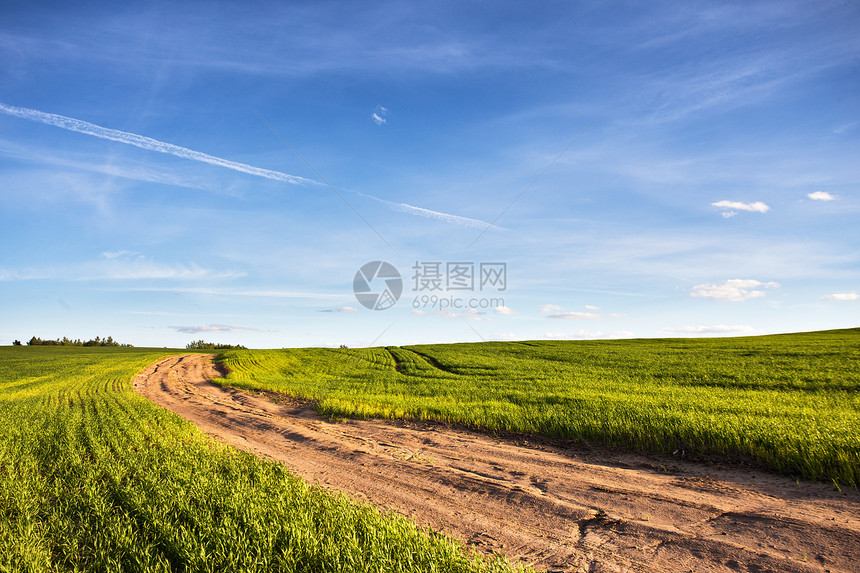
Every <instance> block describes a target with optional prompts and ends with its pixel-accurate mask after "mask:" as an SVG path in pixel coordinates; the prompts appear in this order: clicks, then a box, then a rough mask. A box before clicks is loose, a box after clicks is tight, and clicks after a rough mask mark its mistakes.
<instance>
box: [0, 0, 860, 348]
mask: <svg viewBox="0 0 860 573" xmlns="http://www.w3.org/2000/svg"><path fill="white" fill-rule="evenodd" d="M858 29H860V7H858V6H857V5H856V4H854V3H850V2H815V3H810V2H789V1H777V2H751V3H750V2H738V3H721V4H718V3H710V2H702V3H699V2H684V3H674V2H673V3H668V2H665V3H661V2H647V3H642V2H547V3H540V4H524V3H515V2H510V3H509V2H492V3H487V2H435V1H434V2H388V3H386V2H379V3H373V4H369V3H352V2H307V3H281V2H271V3H268V2H258V3H238V2H237V3H212V2H200V3H195V2H181V3H167V2H164V3H135V2H129V3H121V4H118V5H110V4H108V3H102V2H94V3H85V2H82V3H74V4H72V5H69V4H67V3H48V2H29V3H16V4H11V3H3V4H2V6H0V62H2V64H0V241H2V244H3V247H4V248H3V249H2V256H0V316H2V319H0V344H10V343H11V342H12V341H13V340H14V339H21V340H26V339H28V338H29V337H30V336H33V335H36V336H41V337H58V336H64V335H67V336H71V337H81V338H90V337H93V336H96V335H100V336H105V335H112V336H113V337H114V338H116V339H118V340H121V341H124V342H129V343H132V344H134V345H137V346H145V345H151V346H184V345H185V344H186V343H187V342H189V341H191V340H196V339H199V338H203V339H206V340H213V341H219V342H232V343H241V344H245V345H247V346H250V347H282V346H304V345H338V344H347V345H349V346H362V345H369V344H411V343H423V342H447V341H479V340H508V339H511V340H517V339H520V340H526V339H544V338H562V339H580V338H585V339H590V338H625V337H654V336H721V335H740V334H757V333H772V332H790V331H801V330H816V329H826V328H843V327H853V326H858V323H860V320H858V319H860V297H858V293H860V225H858V224H857V222H858V215H860V160H858V158H860V97H858V96H860V34H858V33H857V30H858ZM375 260H382V261H388V262H390V263H391V264H392V265H394V266H395V267H396V268H397V269H398V270H399V272H400V274H401V275H402V281H403V283H402V284H403V292H402V295H401V297H400V299H399V301H398V302H397V304H396V305H394V306H393V307H391V308H387V309H385V310H369V309H366V308H365V307H364V306H362V305H361V304H360V303H359V301H358V300H357V299H356V297H355V296H354V293H353V286H354V284H353V280H354V277H355V274H356V272H357V271H358V269H359V268H360V267H361V266H362V265H363V264H365V263H367V262H369V261H375ZM416 263H419V265H418V266H419V268H420V269H426V268H427V267H426V266H425V263H442V265H441V267H440V268H442V269H445V268H446V266H447V263H451V264H452V265H453V266H452V268H458V269H460V270H462V269H463V268H467V269H468V268H472V267H473V268H474V269H476V270H475V273H479V271H478V270H477V269H479V268H480V264H481V263H485V264H489V263H505V264H506V279H507V280H506V283H505V288H504V290H502V289H501V285H500V284H495V285H494V284H489V283H488V284H487V285H485V286H486V288H484V289H483V290H481V289H480V288H479V286H480V285H479V284H478V283H479V282H480V280H479V277H477V279H476V283H475V288H474V289H473V290H471V291H470V290H454V289H452V288H450V287H451V286H452V285H455V284H456V282H455V281H453V280H452V281H451V283H452V284H451V285H449V284H448V283H447V282H446V280H451V279H452V278H453V277H452V276H449V275H446V274H443V275H442V277H441V279H442V282H441V283H439V285H438V287H439V288H438V289H437V290H430V288H429V286H428V285H432V284H435V283H425V287H424V288H421V289H416V281H415V278H416V277H415V275H416V271H414V270H413V267H414V266H415V265H416ZM460 263H470V265H471V267H470V265H468V264H467V265H459V266H457V265H458V264H460ZM421 272H423V270H422V271H421ZM386 284H387V283H386V282H385V281H384V280H383V279H379V278H375V279H373V280H372V281H371V282H370V284H369V288H371V292H374V293H375V292H382V291H383V290H384V288H385V286H386ZM455 299H456V301H455ZM440 300H444V301H445V303H444V304H448V305H449V306H451V305H453V304H461V305H463V306H464V307H468V306H470V305H472V306H474V307H475V308H444V307H443V306H442V304H443V303H441V302H438V301H440ZM434 301H436V302H435V304H434ZM452 301H455V302H452ZM425 303H426V304H425Z"/></svg>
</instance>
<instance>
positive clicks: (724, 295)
mask: <svg viewBox="0 0 860 573" xmlns="http://www.w3.org/2000/svg"><path fill="white" fill-rule="evenodd" d="M757 287H762V288H776V287H779V283H775V282H761V281H757V280H754V279H730V280H727V281H726V282H724V283H723V284H701V285H696V286H694V287H693V290H692V291H691V292H690V296H692V297H697V298H709V299H712V300H720V301H731V302H740V301H743V300H747V299H750V298H758V297H762V296H764V295H765V292H764V291H763V290H752V289H755V288H757Z"/></svg>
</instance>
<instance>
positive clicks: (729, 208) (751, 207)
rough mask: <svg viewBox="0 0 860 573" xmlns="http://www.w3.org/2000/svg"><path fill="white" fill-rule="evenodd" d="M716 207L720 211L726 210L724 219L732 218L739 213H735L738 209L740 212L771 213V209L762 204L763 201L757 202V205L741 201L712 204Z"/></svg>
mask: <svg viewBox="0 0 860 573" xmlns="http://www.w3.org/2000/svg"><path fill="white" fill-rule="evenodd" d="M711 205H713V206H714V207H718V208H720V209H725V210H726V211H725V212H723V217H732V216H734V215H736V214H737V213H736V212H735V211H733V210H734V209H737V210H738V211H752V212H755V213H767V212H768V211H770V207H768V206H767V205H765V204H764V203H762V202H761V201H756V202H755V203H742V202H741V201H717V202H715V203H711Z"/></svg>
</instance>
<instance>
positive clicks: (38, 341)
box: [13, 336, 131, 348]
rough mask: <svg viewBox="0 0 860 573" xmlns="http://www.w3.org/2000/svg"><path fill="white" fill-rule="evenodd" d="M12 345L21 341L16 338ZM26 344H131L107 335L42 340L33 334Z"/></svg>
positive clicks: (19, 343)
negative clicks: (82, 338) (120, 341)
mask: <svg viewBox="0 0 860 573" xmlns="http://www.w3.org/2000/svg"><path fill="white" fill-rule="evenodd" d="M13 346H21V341H20V340H16V341H15V342H14V343H13ZM27 346H122V347H124V348H131V344H120V343H119V342H117V341H116V340H114V339H113V337H112V336H108V337H107V338H100V337H98V336H96V337H95V338H93V339H92V340H81V339H80V338H77V339H75V340H72V339H70V338H68V337H66V336H64V337H63V338H58V339H56V340H48V339H45V340H43V339H41V338H38V337H36V336H34V337H33V338H31V339H30V340H28V341H27Z"/></svg>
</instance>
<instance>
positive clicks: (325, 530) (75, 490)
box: [0, 347, 504, 572]
mask: <svg viewBox="0 0 860 573" xmlns="http://www.w3.org/2000/svg"><path fill="white" fill-rule="evenodd" d="M165 355H166V351H164V350H153V349H136V348H135V349H113V348H65V347H2V348H0V436H2V438H0V571H332V572H335V571H403V572H406V571H416V572H417V571H490V570H503V568H504V567H503V564H502V563H501V562H493V563H488V562H486V561H483V560H478V559H475V558H473V557H471V556H469V555H467V554H466V553H465V552H464V550H463V548H462V547H461V546H459V545H457V544H456V543H454V542H452V541H451V540H449V539H447V538H444V537H441V536H438V535H435V534H432V533H430V532H429V531H427V530H422V529H419V528H417V527H416V526H414V525H413V524H412V523H411V522H409V521H408V520H406V519H405V518H402V517H398V516H394V515H391V514H382V513H380V512H379V511H377V510H376V509H374V508H372V507H370V506H367V505H360V504H357V503H355V502H352V501H350V500H347V499H346V498H345V497H342V496H332V495H329V494H327V493H325V492H323V491H322V490H320V489H318V488H315V487H311V486H309V485H308V484H306V483H305V482H303V481H301V480H299V479H297V478H295V477H293V476H291V475H290V474H289V473H288V472H287V471H286V470H285V469H284V468H283V466H281V465H279V464H275V463H272V462H268V461H264V460H260V459H257V458H256V457H254V456H253V455H251V454H247V453H243V452H239V451H237V450H234V449H232V448H228V447H225V446H221V445H218V444H217V443H216V442H214V441H213V440H211V439H209V438H207V437H206V436H204V435H203V434H202V433H201V432H200V431H199V430H197V429H196V428H195V427H194V426H193V425H191V424H189V423H187V422H185V421H184V420H182V419H181V418H180V417H178V416H176V415H174V414H172V413H170V412H167V411H166V410H163V409H161V408H159V407H157V406H155V405H153V404H151V403H150V402H148V401H147V400H145V399H143V398H141V397H140V396H138V395H137V394H135V393H134V392H133V391H132V389H131V379H132V377H133V376H134V375H135V374H136V373H137V372H138V371H140V370H141V369H142V368H143V367H145V366H146V365H147V364H150V363H151V362H153V361H155V360H157V359H158V358H160V357H162V356H165Z"/></svg>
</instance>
